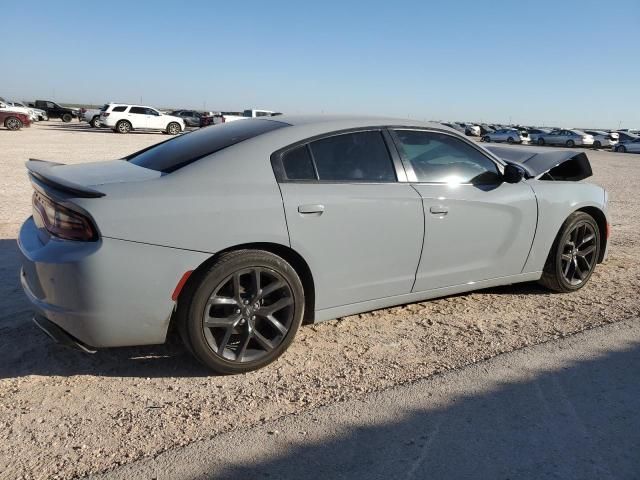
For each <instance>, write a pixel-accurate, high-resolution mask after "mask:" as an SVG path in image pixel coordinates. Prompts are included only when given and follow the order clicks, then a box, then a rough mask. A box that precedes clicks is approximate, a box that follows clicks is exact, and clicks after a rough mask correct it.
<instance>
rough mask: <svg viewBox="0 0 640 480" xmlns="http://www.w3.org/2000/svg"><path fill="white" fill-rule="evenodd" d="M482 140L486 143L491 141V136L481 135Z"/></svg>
mask: <svg viewBox="0 0 640 480" xmlns="http://www.w3.org/2000/svg"><path fill="white" fill-rule="evenodd" d="M482 140H484V141H485V142H487V143H491V137H490V136H489V135H486V136H484V137H482Z"/></svg>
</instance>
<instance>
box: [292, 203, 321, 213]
mask: <svg viewBox="0 0 640 480" xmlns="http://www.w3.org/2000/svg"><path fill="white" fill-rule="evenodd" d="M298 213H301V214H303V215H309V214H312V213H315V214H316V215H322V214H323V213H324V205H320V204H313V205H300V206H299V207H298Z"/></svg>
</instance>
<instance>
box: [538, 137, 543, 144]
mask: <svg viewBox="0 0 640 480" xmlns="http://www.w3.org/2000/svg"><path fill="white" fill-rule="evenodd" d="M538 145H540V146H543V145H544V138H542V137H539V138H538Z"/></svg>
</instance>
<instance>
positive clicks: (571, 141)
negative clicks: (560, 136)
mask: <svg viewBox="0 0 640 480" xmlns="http://www.w3.org/2000/svg"><path fill="white" fill-rule="evenodd" d="M565 145H566V146H567V148H573V147H575V146H576V143H575V142H574V141H573V140H567V142H566V143H565Z"/></svg>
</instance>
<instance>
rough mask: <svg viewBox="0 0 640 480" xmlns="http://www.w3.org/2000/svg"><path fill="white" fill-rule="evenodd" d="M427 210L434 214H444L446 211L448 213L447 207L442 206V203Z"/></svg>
mask: <svg viewBox="0 0 640 480" xmlns="http://www.w3.org/2000/svg"><path fill="white" fill-rule="evenodd" d="M429 211H430V212H431V213H433V214H434V215H446V214H447V213H449V209H448V208H447V207H443V206H442V205H438V206H435V207H431V208H430V209H429Z"/></svg>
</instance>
